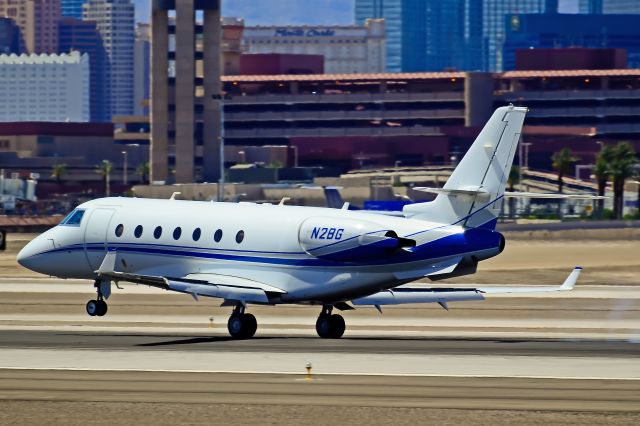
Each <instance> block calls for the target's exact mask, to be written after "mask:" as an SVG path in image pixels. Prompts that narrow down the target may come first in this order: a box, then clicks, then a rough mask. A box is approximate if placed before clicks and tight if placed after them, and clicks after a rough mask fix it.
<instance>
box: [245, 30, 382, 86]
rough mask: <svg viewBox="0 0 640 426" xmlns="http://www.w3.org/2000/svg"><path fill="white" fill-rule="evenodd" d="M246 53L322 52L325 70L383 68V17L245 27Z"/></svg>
mask: <svg viewBox="0 0 640 426" xmlns="http://www.w3.org/2000/svg"><path fill="white" fill-rule="evenodd" d="M242 42H243V45H244V51H245V52H247V53H294V54H308V55H323V56H324V70H325V72H327V73H332V74H342V73H367V72H383V71H384V67H385V31H384V20H382V19H366V20H365V21H364V23H363V25H362V26H322V27H313V26H286V27H276V26H256V27H245V28H244V32H243V38H242Z"/></svg>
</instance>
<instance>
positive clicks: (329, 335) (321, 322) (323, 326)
mask: <svg viewBox="0 0 640 426" xmlns="http://www.w3.org/2000/svg"><path fill="white" fill-rule="evenodd" d="M332 311H333V306H324V307H323V308H322V312H321V313H320V316H319V317H318V320H317V321H316V331H317V332H318V336H320V337H322V338H323V339H339V338H341V337H342V335H343V334H344V329H345V324H344V318H342V316H341V315H338V314H333V315H332V314H331V312H332Z"/></svg>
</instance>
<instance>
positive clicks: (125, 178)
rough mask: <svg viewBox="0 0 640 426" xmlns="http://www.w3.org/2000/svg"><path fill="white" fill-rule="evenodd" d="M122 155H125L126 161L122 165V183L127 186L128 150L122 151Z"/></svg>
mask: <svg viewBox="0 0 640 426" xmlns="http://www.w3.org/2000/svg"><path fill="white" fill-rule="evenodd" d="M122 156H123V157H124V163H123V166H122V184H123V185H124V186H127V177H128V176H127V151H122Z"/></svg>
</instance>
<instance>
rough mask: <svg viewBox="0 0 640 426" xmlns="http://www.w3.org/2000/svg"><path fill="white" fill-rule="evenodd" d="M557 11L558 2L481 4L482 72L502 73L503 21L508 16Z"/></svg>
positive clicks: (491, 0)
mask: <svg viewBox="0 0 640 426" xmlns="http://www.w3.org/2000/svg"><path fill="white" fill-rule="evenodd" d="M557 11H558V0H484V1H483V2H482V58H483V63H482V66H481V69H482V70H484V71H502V70H503V69H504V66H503V61H504V59H503V43H504V40H505V19H506V17H507V16H508V15H514V14H526V13H549V14H553V13H556V12H557Z"/></svg>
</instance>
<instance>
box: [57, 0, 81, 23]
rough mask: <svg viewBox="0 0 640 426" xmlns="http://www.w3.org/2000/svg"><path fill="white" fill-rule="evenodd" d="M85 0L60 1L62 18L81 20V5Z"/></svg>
mask: <svg viewBox="0 0 640 426" xmlns="http://www.w3.org/2000/svg"><path fill="white" fill-rule="evenodd" d="M86 2H87V0H60V11H61V14H62V16H66V17H69V18H76V19H82V5H83V4H85V3H86Z"/></svg>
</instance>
